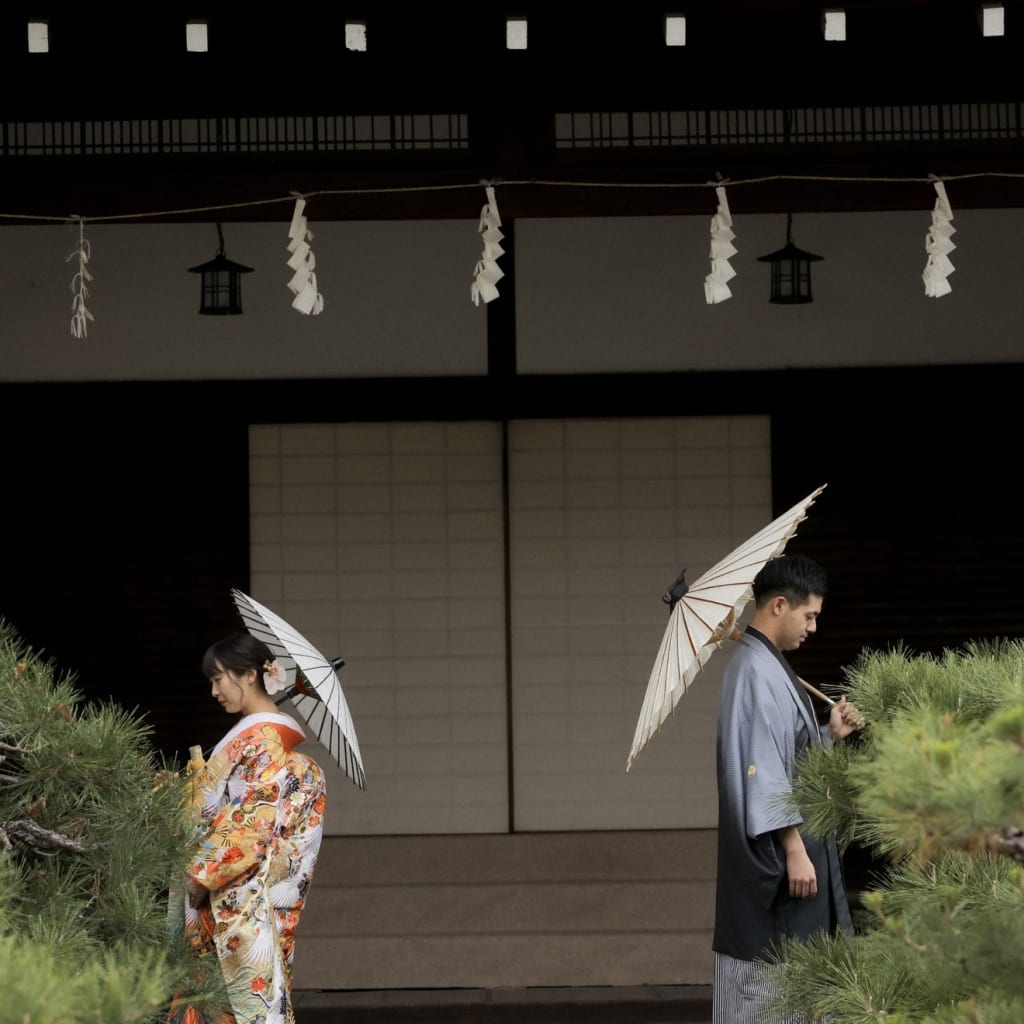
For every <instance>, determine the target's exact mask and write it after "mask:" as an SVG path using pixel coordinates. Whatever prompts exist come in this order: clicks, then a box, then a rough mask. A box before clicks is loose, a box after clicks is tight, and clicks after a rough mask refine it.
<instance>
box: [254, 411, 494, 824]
mask: <svg viewBox="0 0 1024 1024" xmlns="http://www.w3.org/2000/svg"><path fill="white" fill-rule="evenodd" d="M501 444H502V438H501V426H500V424H498V423H480V422H467V423H434V422H423V423H370V424H365V423H364V424H332V425H279V426H254V427H252V428H251V430H250V492H251V505H250V521H251V557H252V579H251V587H252V593H253V596H254V597H255V598H256V599H257V600H259V601H262V602H263V603H264V604H266V605H267V606H268V607H269V608H271V609H272V610H273V611H275V612H277V613H278V614H279V615H281V616H282V617H284V618H285V619H287V620H288V621H289V622H290V623H291V624H292V625H293V626H294V627H295V628H296V629H298V630H299V631H300V632H301V633H303V634H304V635H305V636H306V637H307V638H308V639H309V640H311V641H312V642H313V643H315V644H317V645H318V646H320V647H321V650H322V651H323V652H324V653H325V654H327V655H328V656H329V657H333V656H337V655H340V656H342V657H344V658H345V659H346V665H345V667H344V668H343V669H342V670H341V679H342V683H343V687H344V691H345V695H346V698H347V701H348V704H349V708H350V710H351V712H352V716H353V719H354V723H355V729H356V734H357V736H358V740H359V744H360V747H361V751H362V754H363V765H364V768H365V771H366V776H367V787H366V789H365V791H360V790H359V789H357V788H356V787H355V786H354V785H352V783H351V782H349V781H348V780H347V778H346V777H345V776H344V775H343V774H342V773H341V771H340V769H337V768H336V767H335V766H334V765H333V764H331V763H330V762H329V757H328V755H327V753H326V750H324V749H323V748H322V747H319V746H318V745H317V746H313V747H312V748H311V749H310V752H311V753H313V754H314V755H315V756H316V755H318V754H319V757H318V759H319V760H320V761H321V763H322V764H324V765H325V767H327V768H328V773H329V774H328V783H329V786H330V792H329V799H328V812H327V829H328V831H329V832H330V833H333V834H394V833H406V834H413V833H456V832H496V831H498V832H500V831H504V830H505V829H506V828H507V826H508V771H507V765H508V759H507V740H506V733H507V713H506V667H505V664H506V659H505V590H504V539H503V529H504V528H503V511H502V479H501V476H502V468H501V467H502V455H501Z"/></svg>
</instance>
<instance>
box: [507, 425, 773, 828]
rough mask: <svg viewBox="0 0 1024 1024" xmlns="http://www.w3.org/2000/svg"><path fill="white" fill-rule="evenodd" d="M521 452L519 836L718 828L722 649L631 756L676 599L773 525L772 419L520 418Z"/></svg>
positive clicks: (513, 455)
mask: <svg viewBox="0 0 1024 1024" xmlns="http://www.w3.org/2000/svg"><path fill="white" fill-rule="evenodd" d="M509 447H510V466H511V468H510V499H509V501H510V522H511V527H510V536H511V540H510V543H511V593H512V604H511V625H512V680H513V683H512V708H513V710H512V720H513V736H514V743H513V763H514V771H513V774H514V793H515V807H514V815H515V824H516V828H517V829H521V830H554V829H620V828H621V829H629V828H678V827H683V828H708V827H714V826H715V825H716V823H717V796H716V782H715V727H716V721H717V711H718V697H719V690H720V685H721V670H722V667H723V665H724V663H725V661H726V660H727V653H726V651H725V650H722V651H718V652H716V653H715V655H713V657H712V658H711V660H710V661H709V663H708V665H707V667H706V669H705V670H704V671H703V672H702V674H701V676H699V677H698V679H697V681H695V683H694V685H693V686H692V688H691V689H690V691H689V692H688V693H687V694H685V695H684V697H683V698H682V700H681V701H680V704H679V706H678V707H677V708H676V712H675V714H674V715H673V716H672V717H670V718H669V719H668V720H667V721H666V722H665V723H664V724H663V725H662V726H661V728H660V729H659V731H658V732H657V733H656V734H655V735H654V736H653V737H652V739H651V740H649V741H648V743H647V745H646V747H645V748H644V749H643V750H642V751H641V752H640V754H639V756H638V757H637V759H636V760H635V761H634V763H633V767H632V768H631V770H630V771H629V772H628V773H627V772H626V757H627V755H628V753H629V749H630V746H631V745H632V741H633V734H634V731H635V729H636V723H637V719H638V717H639V713H640V707H641V704H642V702H643V696H644V692H645V690H646V688H647V681H648V678H649V676H650V673H651V668H652V666H653V663H654V658H655V655H656V653H657V651H658V647H659V645H660V643H661V638H662V635H663V633H664V630H665V626H666V623H667V621H668V608H667V606H666V605H665V604H664V603H662V601H661V595H662V593H663V592H664V591H665V589H666V588H667V587H668V586H669V585H670V584H671V583H672V582H673V581H674V580H675V578H676V576H677V574H678V573H679V571H680V570H681V569H683V568H685V569H687V579H688V580H689V581H690V582H691V583H692V582H693V581H695V580H696V579H697V577H698V576H699V575H700V574H701V573H702V572H704V571H705V570H706V569H708V568H710V567H711V565H713V564H714V563H715V562H717V561H718V560H719V559H721V558H723V557H725V555H727V554H728V553H729V552H730V551H731V550H732V549H733V548H734V547H736V546H737V545H738V544H740V543H741V542H742V541H744V540H746V539H747V537H749V536H750V535H751V534H753V533H755V532H756V531H757V530H759V529H760V528H761V527H763V526H765V525H766V524H767V523H768V522H770V520H771V509H772V505H771V473H770V449H769V421H768V419H767V418H766V417H720V418H717V417H709V418H680V419H656V418H652V419H631V420H621V419H592V420H567V421H563V420H536V421H517V422H515V423H513V424H511V429H510V440H509ZM745 618H746V617H745Z"/></svg>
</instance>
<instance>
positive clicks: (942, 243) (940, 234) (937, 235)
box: [921, 181, 956, 299]
mask: <svg viewBox="0 0 1024 1024" xmlns="http://www.w3.org/2000/svg"><path fill="white" fill-rule="evenodd" d="M935 193H936V199H935V208H934V209H933V210H932V226H931V227H930V228H929V229H928V235H927V237H926V238H925V242H924V249H925V252H926V253H928V261H927V262H926V263H925V266H924V272H923V273H922V274H921V277H922V279H923V280H924V293H925V295H927V296H928V297H929V298H930V299H937V298H939V297H940V296H942V295H948V294H949V293H950V292H951V291H952V290H953V288H952V286H951V285H950V283H949V281H948V280H946V279H947V278H948V277H949V275H950V274H952V273H953V271H954V270H955V269H956V268H955V267H954V266H953V263H952V261H951V260H950V258H949V254H950V253H951V252H952V251H953V250H954V249H955V248H956V244H955V243H954V242H953V237H952V236H953V235H954V233H955V232H956V228H955V227H953V208H952V207H951V206H950V205H949V199H948V198H947V197H946V186H945V184H944V183H943V182H941V181H937V182H935Z"/></svg>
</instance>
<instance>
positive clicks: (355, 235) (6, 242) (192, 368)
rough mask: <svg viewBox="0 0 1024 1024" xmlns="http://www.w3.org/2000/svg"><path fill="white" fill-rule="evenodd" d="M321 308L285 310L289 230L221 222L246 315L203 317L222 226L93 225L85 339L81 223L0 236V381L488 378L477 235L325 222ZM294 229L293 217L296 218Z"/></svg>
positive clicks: (317, 248)
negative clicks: (240, 268) (477, 302)
mask: <svg viewBox="0 0 1024 1024" xmlns="http://www.w3.org/2000/svg"><path fill="white" fill-rule="evenodd" d="M306 212H307V215H308V216H309V218H310V221H309V226H310V229H311V230H312V231H313V233H314V237H313V240H312V246H313V251H314V253H315V256H316V272H317V276H318V285H319V290H320V292H321V294H322V295H323V297H324V309H323V312H322V313H320V315H318V316H304V315H302V314H301V313H298V312H296V311H295V310H293V309H292V308H291V299H292V293H291V292H290V291H289V290H288V287H287V284H288V281H289V280H290V278H291V276H292V271H291V270H290V269H289V268H288V267H287V265H286V262H285V261H286V260H287V259H288V256H289V253H288V251H287V248H286V246H287V243H288V223H289V221H288V220H284V221H282V222H281V223H280V224H262V223H261V224H252V223H249V224H245V223H242V224H225V225H224V242H225V253H226V255H227V256H228V257H229V258H230V259H232V260H234V261H235V262H237V263H241V264H244V265H246V266H249V267H253V268H254V270H253V273H251V274H243V275H242V278H241V280H242V308H243V313H242V314H241V315H240V316H200V315H199V312H198V310H199V275H198V274H191V273H189V272H188V268H189V267H192V266H196V265H198V264H201V263H205V262H206V261H207V260H209V259H212V258H213V255H214V253H215V251H216V249H217V231H216V228H215V226H214V225H213V224H141V225H120V224H88V225H87V226H86V238H87V240H88V241H89V243H90V246H91V251H92V257H91V260H90V262H89V264H88V269H89V271H90V272H91V273H92V275H93V280H92V281H91V282H90V283H89V288H90V292H91V294H90V296H89V299H88V308H89V310H90V311H91V312H92V314H93V316H94V317H95V320H94V322H93V323H91V324H89V325H88V337H86V338H83V339H76V338H74V337H72V335H71V331H70V322H71V292H70V290H69V284H70V282H71V277H72V275H73V273H74V272H75V269H76V267H77V263H76V262H75V261H72V262H71V263H69V262H65V257H66V256H67V255H68V254H69V253H71V252H73V251H74V250H75V247H76V245H77V240H78V228H77V226H75V227H72V226H70V225H68V226H47V227H20V226H18V227H5V228H4V229H3V230H2V231H0V380H4V381H93V380H109V381H122V380H233V379H239V380H246V379H268V378H269V379H278V378H289V379H293V378H303V377H366V376H404V375H409V376H427V377H429V376H444V375H448V374H451V375H467V374H481V373H484V372H485V371H486V367H487V340H486V309H485V307H484V306H480V307H477V306H474V305H473V304H472V302H471V301H470V284H471V281H472V272H473V267H474V265H475V262H476V260H477V258H478V257H479V254H480V239H479V235H477V234H476V225H475V222H474V223H465V224H463V223H461V222H453V221H430V222H426V221H374V222H363V221H360V222H348V223H338V222H333V223H326V224H319V223H317V222H316V219H315V218H316V208H315V204H313V203H311V204H310V205H308V206H307V208H306ZM287 216H288V217H289V218H290V216H291V213H290V210H289V211H288V213H287Z"/></svg>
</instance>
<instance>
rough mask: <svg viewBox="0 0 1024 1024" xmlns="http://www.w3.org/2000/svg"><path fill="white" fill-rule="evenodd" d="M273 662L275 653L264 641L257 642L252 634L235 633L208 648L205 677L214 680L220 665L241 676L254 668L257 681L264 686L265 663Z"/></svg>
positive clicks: (204, 657)
mask: <svg viewBox="0 0 1024 1024" xmlns="http://www.w3.org/2000/svg"><path fill="white" fill-rule="evenodd" d="M273 660H274V655H273V653H272V652H271V650H270V648H269V647H268V646H267V645H266V644H265V643H264V642H263V641H262V640H257V639H256V637H254V636H253V635H252V634H251V633H234V634H232V635H231V636H226V637H224V639H223V640H218V641H217V642H216V643H212V644H210V646H209V647H207V649H206V653H205V654H204V655H203V675H204V676H205V677H206V678H207V679H210V678H212V677H213V676H214V675H216V673H217V666H218V665H219V666H221V667H222V668H226V669H227V670H228V671H229V672H235V673H238V674H239V675H241V674H242V673H243V672H248V671H249V669H251V668H254V669H256V679H257V680H258V682H259V684H260V686H262V685H263V665H264V662H268V661H273Z"/></svg>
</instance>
